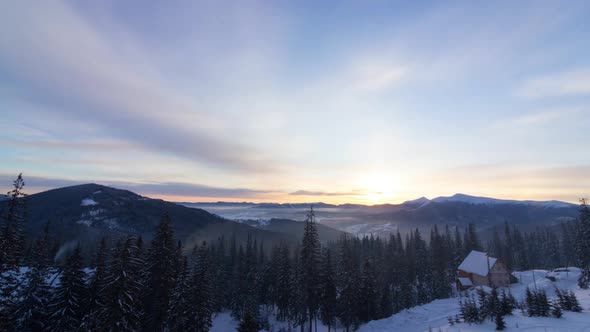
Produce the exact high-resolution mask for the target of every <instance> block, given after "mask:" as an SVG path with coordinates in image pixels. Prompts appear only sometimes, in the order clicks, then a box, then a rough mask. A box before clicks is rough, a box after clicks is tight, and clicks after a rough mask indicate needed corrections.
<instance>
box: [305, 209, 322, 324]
mask: <svg viewBox="0 0 590 332" xmlns="http://www.w3.org/2000/svg"><path fill="white" fill-rule="evenodd" d="M320 255H321V245H320V240H319V238H318V233H317V229H316V225H315V213H314V211H313V207H312V208H310V210H309V212H308V213H307V216H306V218H305V230H304V233H303V241H302V244H301V265H302V276H301V277H302V279H301V282H302V284H301V287H302V289H303V290H304V293H303V295H304V296H305V300H304V302H305V303H306V304H307V313H308V320H309V332H312V326H313V322H314V319H315V318H317V311H318V308H319V298H320V289H319V285H320V275H319V272H320V264H321V256H320Z"/></svg>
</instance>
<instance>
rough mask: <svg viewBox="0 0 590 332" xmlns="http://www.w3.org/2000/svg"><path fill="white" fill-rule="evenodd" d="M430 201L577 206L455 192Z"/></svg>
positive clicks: (559, 206) (548, 206) (555, 206)
mask: <svg viewBox="0 0 590 332" xmlns="http://www.w3.org/2000/svg"><path fill="white" fill-rule="evenodd" d="M423 198H424V197H423ZM432 202H436V203H443V202H461V203H467V204H477V205H482V204H484V205H485V204H487V205H492V204H515V205H531V206H538V207H547V208H570V207H572V206H577V205H575V204H571V203H566V202H560V201H530V200H529V201H517V200H508V199H496V198H489V197H478V196H469V195H464V194H455V195H453V196H449V197H442V196H441V197H437V198H435V199H433V200H432Z"/></svg>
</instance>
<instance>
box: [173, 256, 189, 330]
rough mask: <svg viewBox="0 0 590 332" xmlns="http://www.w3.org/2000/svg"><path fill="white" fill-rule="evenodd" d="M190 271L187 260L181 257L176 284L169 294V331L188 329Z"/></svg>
mask: <svg viewBox="0 0 590 332" xmlns="http://www.w3.org/2000/svg"><path fill="white" fill-rule="evenodd" d="M190 286H191V285H190V273H189V267H188V260H187V258H186V257H183V262H182V265H181V269H180V273H179V274H178V278H177V280H176V285H175V286H174V289H173V290H172V293H171V295H170V312H169V313H168V324H167V326H168V328H169V329H170V331H172V332H175V331H185V330H188V328H189V326H188V321H189V317H188V312H189V310H190V309H189V308H190V306H191V305H192V303H191V296H190V295H191V294H190V288H191V287H190Z"/></svg>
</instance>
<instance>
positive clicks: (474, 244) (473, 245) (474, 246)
mask: <svg viewBox="0 0 590 332" xmlns="http://www.w3.org/2000/svg"><path fill="white" fill-rule="evenodd" d="M463 242H464V245H465V252H464V255H465V256H466V255H468V254H469V253H470V252H471V251H472V250H477V251H483V247H482V245H481V242H480V241H479V237H478V236H477V231H476V229H475V225H474V224H472V223H470V224H469V225H468V226H467V230H465V240H464V241H463Z"/></svg>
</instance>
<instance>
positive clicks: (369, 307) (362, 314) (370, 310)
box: [357, 260, 377, 323]
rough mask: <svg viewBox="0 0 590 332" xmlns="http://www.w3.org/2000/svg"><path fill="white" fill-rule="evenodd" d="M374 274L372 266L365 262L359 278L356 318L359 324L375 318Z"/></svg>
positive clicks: (375, 292)
mask: <svg viewBox="0 0 590 332" xmlns="http://www.w3.org/2000/svg"><path fill="white" fill-rule="evenodd" d="M375 282H376V281H375V273H374V271H373V266H372V265H371V263H370V262H369V261H368V260H367V261H366V262H365V264H364V265H363V271H362V273H361V278H360V289H359V302H358V304H357V308H358V317H359V319H360V321H361V322H364V323H365V322H368V321H370V320H373V319H374V318H375V312H376V309H377V290H376V289H375Z"/></svg>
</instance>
